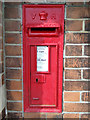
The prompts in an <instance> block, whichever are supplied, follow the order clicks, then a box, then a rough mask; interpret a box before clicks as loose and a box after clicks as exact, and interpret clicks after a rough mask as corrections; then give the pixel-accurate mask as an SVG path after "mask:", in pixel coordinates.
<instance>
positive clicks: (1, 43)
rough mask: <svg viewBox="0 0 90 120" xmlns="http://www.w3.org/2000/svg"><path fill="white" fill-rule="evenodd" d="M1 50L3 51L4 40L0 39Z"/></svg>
mask: <svg viewBox="0 0 90 120" xmlns="http://www.w3.org/2000/svg"><path fill="white" fill-rule="evenodd" d="M0 49H3V42H2V38H0Z"/></svg>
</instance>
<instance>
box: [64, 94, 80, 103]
mask: <svg viewBox="0 0 90 120" xmlns="http://www.w3.org/2000/svg"><path fill="white" fill-rule="evenodd" d="M64 101H80V93H79V92H64Z"/></svg>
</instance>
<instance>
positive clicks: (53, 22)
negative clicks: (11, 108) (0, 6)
mask: <svg viewBox="0 0 90 120" xmlns="http://www.w3.org/2000/svg"><path fill="white" fill-rule="evenodd" d="M63 39H64V5H23V79H24V89H23V90H24V112H61V111H62V79H63Z"/></svg>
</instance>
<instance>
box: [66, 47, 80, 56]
mask: <svg viewBox="0 0 90 120" xmlns="http://www.w3.org/2000/svg"><path fill="white" fill-rule="evenodd" d="M65 51H66V56H81V55H82V46H80V45H78V46H76V45H67V46H66V50H65Z"/></svg>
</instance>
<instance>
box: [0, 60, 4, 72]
mask: <svg viewBox="0 0 90 120" xmlns="http://www.w3.org/2000/svg"><path fill="white" fill-rule="evenodd" d="M3 72H4V64H3V62H2V63H0V73H3Z"/></svg>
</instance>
